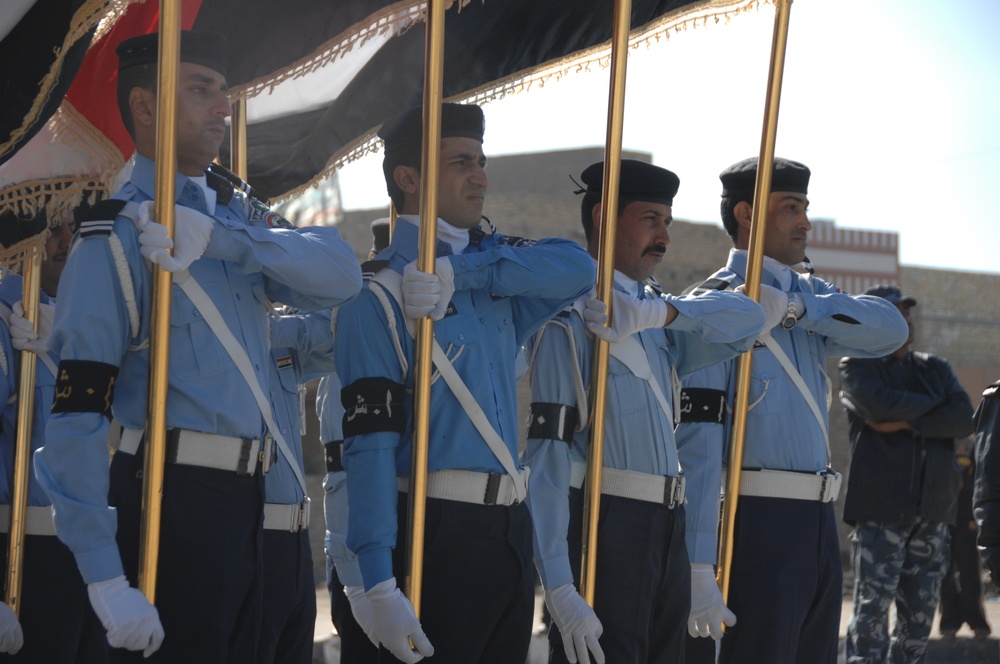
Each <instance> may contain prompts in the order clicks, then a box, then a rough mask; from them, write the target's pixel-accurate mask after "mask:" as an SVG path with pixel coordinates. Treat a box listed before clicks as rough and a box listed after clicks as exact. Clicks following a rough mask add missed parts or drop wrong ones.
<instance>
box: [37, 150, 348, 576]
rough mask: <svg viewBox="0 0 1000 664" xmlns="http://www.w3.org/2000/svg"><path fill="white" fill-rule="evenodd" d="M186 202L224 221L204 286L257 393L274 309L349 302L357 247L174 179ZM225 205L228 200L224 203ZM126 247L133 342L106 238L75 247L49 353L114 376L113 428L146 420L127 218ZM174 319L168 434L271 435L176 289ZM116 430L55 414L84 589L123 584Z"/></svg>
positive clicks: (204, 269) (42, 467)
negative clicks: (114, 500)
mask: <svg viewBox="0 0 1000 664" xmlns="http://www.w3.org/2000/svg"><path fill="white" fill-rule="evenodd" d="M153 174H154V164H153V162H151V161H150V160H148V159H146V158H144V157H141V156H137V157H136V163H135V168H134V169H133V173H132V179H131V181H129V182H128V183H127V184H126V185H125V186H124V187H123V188H122V190H121V191H119V192H118V193H117V194H116V196H115V198H117V199H122V200H129V201H144V200H149V199H150V198H152V195H153V192H154V178H153ZM176 192H177V196H176V200H177V203H178V204H180V205H183V206H186V207H190V208H193V209H196V210H199V211H201V212H203V213H210V214H211V216H212V217H213V218H214V219H215V221H216V223H215V226H214V228H213V231H212V235H211V239H210V241H209V244H208V248H207V250H206V251H205V254H204V256H203V257H202V258H201V259H199V260H197V261H195V262H194V263H193V264H192V265H191V267H190V272H191V275H192V276H193V277H194V278H195V279H197V281H198V283H199V284H201V286H202V288H203V289H204V290H205V291H206V293H207V294H208V296H209V297H210V298H211V300H212V301H213V303H214V304H215V306H216V307H217V308H218V310H219V312H220V313H221V315H222V318H223V320H224V321H225V323H226V325H227V327H228V328H229V329H230V330H231V331H232V332H233V334H234V335H235V336H236V338H237V339H238V340H239V341H240V342H241V344H242V345H243V347H244V349H245V350H246V352H247V354H248V355H249V357H250V361H251V363H252V364H253V370H254V373H255V375H256V377H257V380H258V381H260V383H261V384H262V385H267V384H268V380H269V376H270V370H269V368H268V367H269V366H270V364H271V355H270V348H271V344H270V341H269V338H268V311H269V309H270V305H269V303H268V299H271V300H274V301H278V302H282V303H284V304H288V305H291V306H293V307H297V308H299V309H302V310H307V311H308V310H317V309H329V308H331V307H334V306H336V305H338V304H340V303H342V302H344V301H345V300H348V299H350V298H352V297H353V296H354V295H355V294H356V293H357V291H358V289H359V288H360V283H361V271H360V267H359V265H358V262H357V259H356V258H355V257H354V251H353V249H352V248H351V247H350V245H348V244H347V243H346V242H344V241H343V240H342V239H341V238H340V235H339V234H338V232H337V230H336V229H334V228H331V227H310V228H304V229H296V230H291V229H283V228H271V227H269V226H268V225H267V223H266V222H265V220H264V219H263V218H262V217H263V215H260V214H255V213H254V211H253V210H252V209H251V207H250V204H249V203H248V201H247V199H246V197H245V196H244V195H243V194H242V193H241V192H236V193H235V195H234V196H233V198H232V200H231V201H229V202H228V204H226V205H223V204H222V203H221V202H220V203H218V204H216V206H215V208H214V209H213V210H208V209H207V208H206V201H205V192H204V190H203V189H202V188H201V187H200V186H198V185H197V184H195V183H193V182H191V181H190V180H189V179H188V178H187V177H185V176H183V175H178V176H177V182H176ZM220 198H221V197H220ZM113 233H114V235H116V236H117V237H118V238H119V239H120V241H121V245H122V248H123V250H124V258H125V261H126V262H127V269H128V273H129V275H130V276H131V280H132V282H133V285H134V286H133V289H132V291H131V292H132V293H134V296H135V298H136V304H137V306H138V311H139V314H140V325H139V331H138V334H137V335H136V336H135V337H133V334H132V329H131V326H130V323H129V316H128V307H127V306H126V301H125V297H126V294H125V292H124V290H123V286H122V284H121V283H120V281H119V273H118V270H117V269H116V267H115V258H114V253H113V250H112V245H111V242H110V239H109V236H107V235H99V234H97V235H89V236H88V237H86V238H78V239H77V241H76V242H75V243H74V246H73V248H72V250H71V251H70V255H69V258H68V260H67V263H66V268H65V270H64V272H63V276H62V280H61V282H60V297H59V301H58V304H57V306H56V313H55V324H54V329H53V332H52V337H51V339H50V342H49V347H50V348H51V349H52V352H53V353H54V354H56V355H58V356H59V357H60V358H61V360H62V361H67V360H87V361H92V362H99V363H103V364H108V365H112V366H116V367H119V372H118V376H117V378H116V381H115V390H114V403H113V405H112V409H113V414H114V417H115V419H116V420H117V421H118V422H120V423H121V424H122V425H124V426H125V427H129V428H143V427H144V426H145V423H146V402H147V384H148V378H149V376H148V374H149V350H148V346H146V345H145V341H146V340H148V338H149V323H150V307H151V300H152V292H151V284H152V272H151V271H150V269H149V268H148V267H147V265H146V263H145V261H144V259H143V257H142V255H141V253H140V251H139V238H138V236H139V233H138V230H137V229H136V227H135V225H134V223H133V222H132V221H130V220H129V219H127V218H126V217H123V216H119V217H118V218H117V219H116V220H115V222H114V227H113ZM171 297H172V306H171V312H170V324H171V332H170V365H169V389H168V393H167V403H168V407H167V427H168V428H183V429H190V430H194V431H203V432H207V433H215V434H220V435H227V436H239V437H244V438H256V437H258V436H260V435H261V434H262V433H263V430H264V426H263V421H262V418H261V415H260V412H259V410H258V407H257V403H256V401H255V400H254V398H253V396H252V394H251V392H250V389H249V387H248V386H247V384H246V383H245V381H244V379H243V377H242V376H241V375H240V373H239V370H238V369H237V367H236V365H235V364H234V363H233V362H232V361H231V360H230V358H229V356H228V354H227V353H226V351H225V349H224V348H223V347H222V345H221V343H220V342H219V341H218V339H217V338H216V336H215V334H214V333H213V332H212V330H211V329H210V328H209V326H208V324H207V323H206V322H205V321H204V319H203V318H202V316H201V313H200V312H199V311H198V309H197V308H196V307H195V306H194V304H193V303H192V302H191V300H189V299H188V297H187V296H186V295H185V294H184V293H183V292H182V291H181V290H180V288H179V287H177V286H176V285H175V286H174V287H173V288H172V296H171ZM107 439H108V421H107V419H106V418H105V417H104V415H103V414H101V413H89V412H87V413H57V414H54V415H53V416H52V417H51V418H50V419H49V423H48V426H47V427H46V444H45V446H44V447H43V448H42V449H40V450H39V451H38V452H37V453H36V456H35V463H36V473H37V474H38V479H39V481H40V482H41V484H42V486H43V487H44V488H45V490H46V492H47V493H48V495H49V497H50V498H51V499H52V503H53V505H54V506H55V509H56V517H55V521H56V530H57V532H58V533H59V538H60V539H61V540H62V541H63V542H65V543H66V545H67V546H69V548H70V550H71V551H72V552H73V554H74V556H75V557H76V561H77V565H78V566H79V567H80V571H81V573H82V574H83V579H84V582H86V583H92V582H95V581H102V580H105V579H110V578H113V577H116V576H119V575H121V574H122V566H121V559H120V556H119V553H118V548H117V546H116V544H115V530H116V515H115V511H114V510H113V509H109V508H108V502H107V494H108V448H107Z"/></svg>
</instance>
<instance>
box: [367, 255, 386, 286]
mask: <svg viewBox="0 0 1000 664" xmlns="http://www.w3.org/2000/svg"><path fill="white" fill-rule="evenodd" d="M388 266H389V261H387V260H370V261H365V262H364V263H362V264H361V278H362V279H365V280H367V281H370V280H371V278H372V277H374V276H375V275H376V274H377V273H379V272H381V271H382V270H384V269H385V268H386V267H388Z"/></svg>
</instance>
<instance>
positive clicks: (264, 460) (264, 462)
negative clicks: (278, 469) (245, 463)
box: [257, 432, 278, 475]
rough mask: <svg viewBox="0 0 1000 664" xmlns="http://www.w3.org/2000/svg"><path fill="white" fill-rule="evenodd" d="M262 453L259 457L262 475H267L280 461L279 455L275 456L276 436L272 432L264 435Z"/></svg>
mask: <svg viewBox="0 0 1000 664" xmlns="http://www.w3.org/2000/svg"><path fill="white" fill-rule="evenodd" d="M261 443H262V444H261V446H260V453H259V454H258V455H257V458H258V460H259V461H260V474H261V475H267V473H268V471H269V470H271V468H272V467H273V466H274V463H275V461H277V460H278V457H277V454H275V449H274V448H275V445H274V436H272V435H271V433H270V432H267V433H265V434H264V437H263V438H262V439H261Z"/></svg>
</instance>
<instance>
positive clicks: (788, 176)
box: [719, 157, 809, 196]
mask: <svg viewBox="0 0 1000 664" xmlns="http://www.w3.org/2000/svg"><path fill="white" fill-rule="evenodd" d="M719 179H720V180H722V195H723V196H742V195H746V194H750V195H752V194H753V189H754V186H755V185H756V183H757V157H751V158H749V159H744V160H743V161H741V162H739V163H736V164H733V165H732V166H730V167H729V168H727V169H726V170H724V171H722V172H721V173H719ZM771 191H791V192H795V193H799V194H807V193H809V168H808V167H807V166H806V165H805V164H800V163H799V162H797V161H792V160H791V159H782V158H781V157H775V158H774V170H773V171H772V173H771Z"/></svg>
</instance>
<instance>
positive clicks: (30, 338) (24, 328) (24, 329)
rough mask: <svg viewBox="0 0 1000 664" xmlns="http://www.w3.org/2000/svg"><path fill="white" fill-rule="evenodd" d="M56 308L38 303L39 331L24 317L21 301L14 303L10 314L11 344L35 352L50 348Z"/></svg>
mask: <svg viewBox="0 0 1000 664" xmlns="http://www.w3.org/2000/svg"><path fill="white" fill-rule="evenodd" d="M55 312H56V308H55V307H53V306H52V305H51V304H43V303H41V302H39V303H38V314H37V317H38V332H35V331H34V330H33V329H32V325H31V323H29V322H28V321H27V320H25V318H24V307H22V306H21V303H20V302H16V303H15V304H14V308H13V311H12V313H11V315H10V322H9V323H8V325H7V326H8V329H9V330H10V344H11V345H12V346H13V347H14V350H30V351H31V352H33V353H44V352H46V351H47V350H48V342H49V334H51V332H52V318H53V317H54V316H55Z"/></svg>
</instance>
